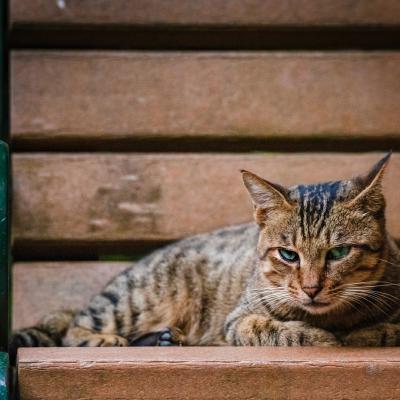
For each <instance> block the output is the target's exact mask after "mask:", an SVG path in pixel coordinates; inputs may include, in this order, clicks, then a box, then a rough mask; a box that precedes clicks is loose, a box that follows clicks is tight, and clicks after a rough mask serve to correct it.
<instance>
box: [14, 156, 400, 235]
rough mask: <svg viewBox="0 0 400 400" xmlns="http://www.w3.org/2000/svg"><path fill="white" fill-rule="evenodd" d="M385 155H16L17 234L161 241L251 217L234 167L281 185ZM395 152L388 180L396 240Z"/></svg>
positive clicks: (345, 172) (344, 174)
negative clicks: (247, 170) (252, 172)
mask: <svg viewBox="0 0 400 400" xmlns="http://www.w3.org/2000/svg"><path fill="white" fill-rule="evenodd" d="M381 156H382V154H377V153H369V154H334V153H332V154H321V153H319V154H318V153H305V154H271V153H264V154H248V155H244V154H134V153H130V154H111V153H110V154H104V153H98V154H85V153H81V154H56V153H52V154H46V153H36V154H14V158H13V161H14V163H13V175H14V185H13V186H14V188H13V190H14V193H13V196H14V197H13V207H14V208H13V235H14V240H15V241H19V242H24V241H37V242H40V241H48V242H51V241H53V242H60V243H63V242H68V241H74V242H75V243H79V242H82V243H83V242H89V243H95V242H113V241H127V242H128V243H134V242H135V241H160V240H161V241H162V240H174V239H178V238H180V237H183V236H186V235H190V234H194V233H197V232H205V231H209V230H211V229H214V228H217V227H221V226H225V225H229V224H234V223H240V222H245V221H248V220H251V214H252V206H251V204H250V200H249V197H248V194H247V192H246V190H245V188H244V186H243V183H242V180H241V174H240V173H239V170H240V169H241V168H245V169H249V170H251V171H254V172H256V173H258V174H260V175H261V176H264V177H265V178H267V179H270V180H272V181H275V182H277V183H281V184H284V185H289V184H295V183H311V182H317V181H327V180H337V179H342V178H349V177H351V176H353V175H357V174H360V173H363V172H365V171H367V170H368V169H369V168H370V167H371V166H372V165H373V164H374V163H375V162H376V161H377V160H378V159H379V158H380V157H381ZM399 181H400V157H399V155H398V154H394V155H393V159H392V161H391V165H390V167H389V171H388V173H387V177H386V180H385V193H386V196H387V200H388V226H389V230H390V231H391V232H392V233H393V234H394V235H395V236H396V237H398V238H399V237H400V220H399V218H397V214H398V210H399V209H400V186H399V185H398V184H397V182H399Z"/></svg>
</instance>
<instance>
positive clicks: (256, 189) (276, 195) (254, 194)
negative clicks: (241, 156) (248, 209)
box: [240, 170, 293, 223]
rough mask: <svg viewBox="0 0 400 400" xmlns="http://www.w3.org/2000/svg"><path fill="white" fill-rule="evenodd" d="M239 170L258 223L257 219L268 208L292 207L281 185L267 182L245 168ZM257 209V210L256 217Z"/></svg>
mask: <svg viewBox="0 0 400 400" xmlns="http://www.w3.org/2000/svg"><path fill="white" fill-rule="evenodd" d="M240 172H241V173H242V178H243V182H244V185H245V186H246V189H247V191H248V192H249V194H250V197H251V199H252V200H253V204H254V208H255V210H256V220H257V222H258V223H261V222H262V221H260V220H259V219H260V218H261V216H262V214H264V213H265V212H266V211H268V210H271V209H277V208H281V209H282V208H292V207H293V205H292V204H291V202H290V200H289V196H288V192H287V190H286V189H285V188H284V187H283V186H280V185H277V184H276V183H271V182H268V181H266V180H265V179H262V178H260V177H259V176H257V175H256V174H253V173H252V172H249V171H246V170H241V171H240ZM257 211H259V213H258V217H257Z"/></svg>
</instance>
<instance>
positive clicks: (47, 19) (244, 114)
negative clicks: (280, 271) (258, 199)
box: [10, 0, 400, 400]
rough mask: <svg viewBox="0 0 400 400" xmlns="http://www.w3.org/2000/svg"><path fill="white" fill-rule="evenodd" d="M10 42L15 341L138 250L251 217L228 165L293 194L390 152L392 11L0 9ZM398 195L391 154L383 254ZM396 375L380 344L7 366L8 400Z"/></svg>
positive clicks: (340, 385)
mask: <svg viewBox="0 0 400 400" xmlns="http://www.w3.org/2000/svg"><path fill="white" fill-rule="evenodd" d="M250 3H251V4H250ZM10 27H11V32H10V45H11V47H12V52H11V64H10V72H11V82H10V89H11V126H12V129H11V146H12V150H13V156H12V162H13V191H12V212H13V225H12V239H13V255H14V260H15V262H14V264H13V268H12V273H13V321H12V323H13V328H14V329H16V328H21V327H24V326H27V325H31V324H34V323H35V322H36V321H37V320H38V319H39V318H40V317H42V316H43V315H44V314H46V313H48V312H49V311H52V310H56V309H59V308H60V307H74V308H75V307H76V308H79V307H82V306H84V305H85V304H86V303H87V302H88V301H89V298H90V297H91V296H92V295H93V294H94V293H96V292H98V291H99V290H100V288H101V287H102V286H103V285H104V284H105V283H106V282H107V281H109V279H110V278H111V277H112V276H114V275H116V274H117V273H118V272H119V271H121V270H122V269H124V268H126V266H127V265H128V264H127V263H133V262H134V261H135V260H136V259H137V258H138V257H139V256H140V255H143V254H145V253H146V252H148V251H150V250H151V249H153V248H155V247H158V246H161V245H163V244H165V243H168V242H171V241H174V240H177V239H179V238H181V237H184V236H187V235H190V234H193V233H197V232H203V231H208V230H211V229H214V228H217V227H220V226H224V225H227V224H233V223H239V222H243V221H247V220H250V219H251V205H250V202H249V199H248V197H247V194H246V192H245V190H244V188H243V185H242V182H241V178H240V174H239V169H241V168H246V169H249V170H252V171H254V172H256V173H259V174H260V175H262V176H265V177H267V178H269V179H271V180H273V181H276V182H279V183H282V184H293V183H297V182H304V183H308V182H315V181H321V180H329V179H340V178H344V177H348V176H351V175H355V174H358V173H360V172H362V171H365V170H366V169H367V168H368V167H369V166H370V165H371V164H372V163H373V162H374V161H376V160H377V159H378V158H379V156H380V154H378V153H379V152H382V151H386V150H389V149H393V150H395V151H398V150H399V149H400V119H399V111H400V110H399V104H400V68H399V66H400V52H399V51H398V50H399V48H400V39H399V37H400V35H398V33H399V31H400V7H399V4H398V2H396V1H394V0H393V1H392V0H390V1H388V0H385V1H383V0H382V1H375V2H373V4H371V3H367V2H356V3H354V4H353V6H352V7H350V6H349V2H348V1H346V0H333V1H331V2H330V3H329V6H328V5H327V6H326V7H321V5H320V3H319V2H318V1H315V0H303V1H302V2H301V5H299V3H298V2H295V1H279V0H254V1H252V2H243V1H239V0H238V1H236V0H230V1H227V0H214V1H211V0H199V1H196V2H193V1H178V0H171V1H162V0H154V1H147V0H146V1H145V0H131V1H125V0H121V1H118V2H115V1H114V2H111V1H99V0H88V1H85V2H72V1H69V0H58V1H54V0H52V1H50V0H34V1H32V0H31V1H27V0H11V2H10ZM149 50H151V51H149ZM211 50H212V51H211ZM225 50H229V51H225ZM253 50H257V51H253ZM309 50H317V51H309ZM332 50H335V51H332ZM365 50H368V51H365ZM399 181H400V157H399V156H398V154H397V153H395V154H394V156H393V160H392V162H391V165H390V169H389V171H388V175H387V178H386V181H385V193H386V196H387V199H388V222H389V230H390V231H391V232H392V233H393V234H394V235H395V236H396V238H398V239H400V222H399V221H398V219H397V218H396V215H397V214H398V209H399V208H400V188H399V185H398V182H399ZM193 210H196V212H193ZM399 361H400V351H399V350H397V349H375V350H362V351H361V350H359V351H355V350H352V349H343V350H340V351H338V350H337V349H334V350H318V349H298V350H296V349H290V350H288V349H261V350H260V349H258V350H256V349H238V348H229V349H226V348H224V349H218V348H215V349H206V348H202V349H199V348H197V349H196V348H193V349H191V348H187V349H180V348H177V349H168V350H165V349H155V348H150V349H139V350H138V349H73V350H71V349H25V350H22V351H21V352H20V355H19V365H18V368H19V389H20V393H21V399H23V400H24V399H42V400H43V399H47V398H49V399H50V398H51V399H60V400H61V399H71V398H91V399H103V398H104V399H105V398H113V397H115V398H120V399H125V398H126V399H128V398H130V399H134V398H146V399H155V398H161V397H163V398H177V399H178V398H185V399H195V398H197V399H198V398H202V399H215V398H218V399H223V398H274V399H286V398H292V399H303V398H304V399H306V398H307V399H317V398H321V397H323V398H326V399H328V400H329V399H345V398H352V399H377V398H380V399H389V398H396V397H399V395H398V389H397V374H398V373H399V366H398V365H399ZM99 382H101V383H99Z"/></svg>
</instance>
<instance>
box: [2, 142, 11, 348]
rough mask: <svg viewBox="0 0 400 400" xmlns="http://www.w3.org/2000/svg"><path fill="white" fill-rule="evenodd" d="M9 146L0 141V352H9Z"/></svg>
mask: <svg viewBox="0 0 400 400" xmlns="http://www.w3.org/2000/svg"><path fill="white" fill-rule="evenodd" d="M8 175H9V160H8V146H7V144H6V143H4V142H2V141H0V350H2V351H7V347H8V333H9V329H10V313H9V288H10V274H9V218H8V215H9V210H8V208H9V207H8Z"/></svg>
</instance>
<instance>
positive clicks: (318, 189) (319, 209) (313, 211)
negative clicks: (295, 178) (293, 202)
mask: <svg viewBox="0 0 400 400" xmlns="http://www.w3.org/2000/svg"><path fill="white" fill-rule="evenodd" d="M340 187H341V182H340V181H338V182H327V183H319V184H314V185H299V186H297V187H296V188H295V190H294V194H295V197H296V198H297V200H298V202H299V218H300V228H301V233H302V235H303V237H306V236H311V235H313V234H315V235H317V236H318V235H320V234H321V231H322V229H323V228H324V226H325V223H326V218H327V216H328V214H329V212H330V210H331V209H332V206H333V205H334V203H335V200H336V199H337V198H338V194H339V192H340V190H339V189H340Z"/></svg>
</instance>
